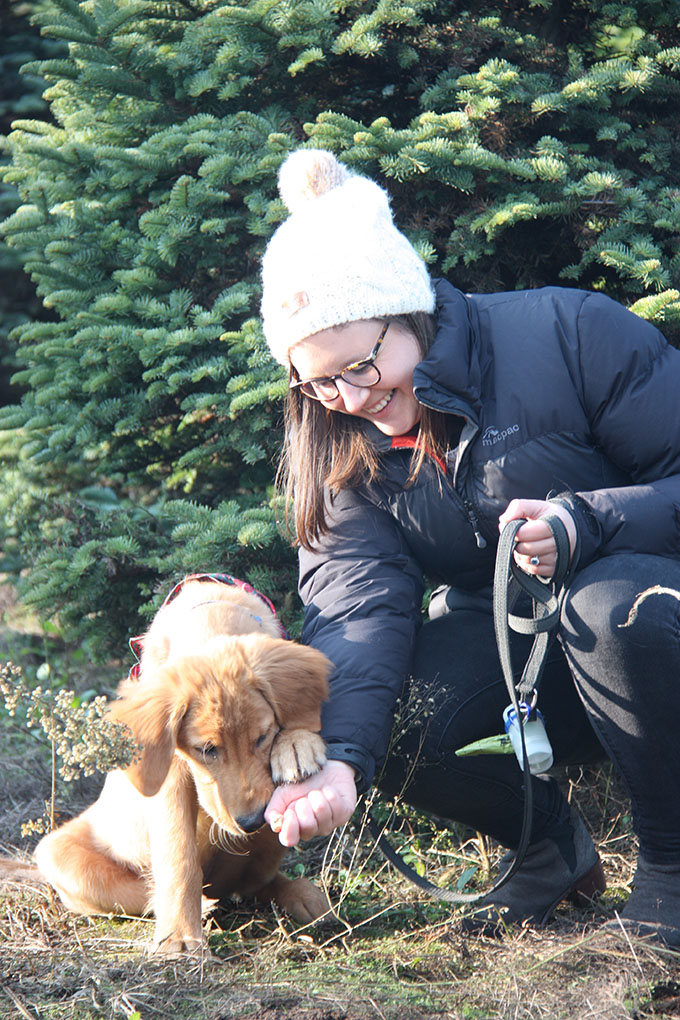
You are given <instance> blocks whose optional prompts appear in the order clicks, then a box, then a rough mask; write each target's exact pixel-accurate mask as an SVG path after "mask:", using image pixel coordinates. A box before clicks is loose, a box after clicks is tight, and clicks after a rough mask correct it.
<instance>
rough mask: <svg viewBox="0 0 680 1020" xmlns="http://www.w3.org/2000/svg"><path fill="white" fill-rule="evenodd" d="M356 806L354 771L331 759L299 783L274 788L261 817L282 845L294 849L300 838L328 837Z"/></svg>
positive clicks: (345, 820) (341, 762) (348, 817)
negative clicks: (276, 834) (277, 835)
mask: <svg viewBox="0 0 680 1020" xmlns="http://www.w3.org/2000/svg"><path fill="white" fill-rule="evenodd" d="M356 803H357V788H356V783H355V782H354V769H353V768H352V766H351V765H348V764H347V763H346V762H344V761H333V760H331V761H327V762H326V764H325V765H324V767H323V768H322V769H320V771H319V772H316V773H315V774H314V775H313V776H310V777H309V779H305V780H304V781H303V782H302V783H288V784H286V785H285V786H277V788H276V789H275V790H274V793H273V794H272V798H271V800H270V801H269V804H268V805H267V808H266V810H265V813H264V817H265V821H266V822H267V823H268V824H269V825H270V827H271V828H272V830H273V831H274V832H278V834H279V840H280V842H281V843H283V845H284V846H295V845H296V844H297V843H299V842H300V840H301V839H311V838H312V836H328V835H330V833H331V832H332V831H333V829H337V827H338V826H339V825H344V824H345V822H348V821H349V819H350V818H351V817H352V814H353V812H354V808H355V807H356Z"/></svg>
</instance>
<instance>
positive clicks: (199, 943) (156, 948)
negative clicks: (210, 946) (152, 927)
mask: <svg viewBox="0 0 680 1020" xmlns="http://www.w3.org/2000/svg"><path fill="white" fill-rule="evenodd" d="M207 951H208V950H207V944H206V941H205V939H204V938H203V935H202V934H201V935H200V936H195V935H178V934H177V933H176V932H173V933H172V934H171V935H167V936H165V937H163V936H159V935H158V933H156V936H155V937H154V940H153V943H152V944H151V946H150V947H149V953H150V954H151V955H152V956H185V955H187V956H201V955H202V954H203V953H206V952H207Z"/></svg>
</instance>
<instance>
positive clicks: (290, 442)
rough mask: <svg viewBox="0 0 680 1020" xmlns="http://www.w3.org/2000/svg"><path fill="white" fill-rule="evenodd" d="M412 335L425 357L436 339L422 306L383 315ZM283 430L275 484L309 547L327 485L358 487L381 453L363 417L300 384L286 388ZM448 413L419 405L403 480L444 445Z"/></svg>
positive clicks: (369, 477)
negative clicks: (346, 411)
mask: <svg viewBox="0 0 680 1020" xmlns="http://www.w3.org/2000/svg"><path fill="white" fill-rule="evenodd" d="M385 321H389V322H390V323H392V322H393V323H395V324H398V325H400V326H401V327H402V328H403V329H405V330H407V331H408V332H409V333H411V334H412V336H413V337H414V338H415V340H416V343H417V344H418V348H419V350H420V353H421V355H422V356H423V357H424V356H425V355H426V354H427V352H428V350H429V349H430V347H431V345H432V340H433V339H434V324H433V320H432V316H430V315H428V314H427V313H426V312H414V313H413V314H411V315H394V316H386V318H385ZM284 413H285V436H284V446H283V453H282V457H281V464H280V466H279V471H278V476H277V484H278V487H279V490H280V491H281V492H282V493H283V495H284V497H285V506H286V515H285V521H286V525H287V526H288V528H289V530H293V529H292V528H291V521H290V516H291V515H290V508H291V506H292V507H293V508H294V513H293V523H294V531H295V535H296V538H297V541H298V542H299V543H300V544H301V545H303V546H304V547H305V548H306V549H309V548H311V546H312V544H313V543H314V542H315V541H317V540H318V539H319V538H320V537H321V536H322V535H323V534H324V533H325V532H326V531H327V530H328V525H327V521H326V511H325V490H326V489H328V491H329V492H330V495H331V497H333V496H334V495H335V494H336V493H338V492H339V491H340V490H341V489H343V488H356V487H357V486H358V485H360V484H362V483H365V482H372V481H375V479H376V478H378V477H379V475H380V459H379V453H378V450H377V449H376V447H375V446H374V444H373V443H372V442H371V440H370V439H369V438H368V437H367V436H366V435H365V433H364V430H363V427H362V419H360V418H355V417H353V416H352V415H348V414H340V413H338V412H337V411H331V410H329V409H328V408H327V407H324V405H323V404H322V403H320V402H319V401H318V400H310V398H309V397H305V396H304V394H303V393H301V392H300V390H299V389H294V390H289V391H288V396H287V398H286V402H285V408H284ZM446 432H447V429H446V415H444V414H442V413H440V412H438V411H433V410H432V409H431V408H429V407H425V406H423V408H422V412H421V416H420V424H419V431H418V443H417V445H416V447H415V449H414V451H413V457H412V460H411V468H410V473H409V477H408V480H407V484H410V483H411V482H413V480H414V479H415V478H416V476H417V475H418V472H419V471H420V469H421V467H422V465H423V462H424V460H425V458H426V456H427V455H428V454H435V455H437V456H441V455H442V454H443V453H444V451H445V448H446Z"/></svg>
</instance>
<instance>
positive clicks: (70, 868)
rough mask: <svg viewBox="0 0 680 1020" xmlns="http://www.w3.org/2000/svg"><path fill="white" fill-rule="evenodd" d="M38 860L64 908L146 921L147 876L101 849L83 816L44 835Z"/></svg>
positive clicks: (76, 911)
mask: <svg viewBox="0 0 680 1020" xmlns="http://www.w3.org/2000/svg"><path fill="white" fill-rule="evenodd" d="M35 859H36V862H37V865H38V867H39V869H40V871H41V873H42V875H43V876H44V877H45V878H46V879H47V881H48V882H49V884H50V885H51V886H53V887H54V889H56V891H57V893H58V894H59V898H60V899H61V901H62V903H63V904H64V906H66V907H68V909H69V910H73V911H74V912H75V913H77V914H111V913H117V914H129V915H132V916H135V917H141V916H142V915H143V914H145V913H146V912H147V911H148V901H149V887H148V884H147V882H146V880H145V878H144V877H143V876H142V875H141V874H140V873H139V872H138V871H135V870H133V869H132V868H130V867H128V866H127V865H125V864H123V863H122V862H120V861H116V860H114V859H113V858H112V857H110V856H109V855H108V854H107V853H106V851H105V850H104V849H103V848H102V847H101V846H98V845H97V843H96V842H95V839H94V837H93V834H92V830H91V828H90V825H89V823H88V822H87V820H86V819H84V818H74V819H73V820H72V821H70V822H67V823H66V824H65V825H63V826H61V828H59V829H55V831H54V832H51V833H50V834H49V835H48V836H45V837H43V839H41V840H40V842H39V843H38V846H37V847H36V850H35Z"/></svg>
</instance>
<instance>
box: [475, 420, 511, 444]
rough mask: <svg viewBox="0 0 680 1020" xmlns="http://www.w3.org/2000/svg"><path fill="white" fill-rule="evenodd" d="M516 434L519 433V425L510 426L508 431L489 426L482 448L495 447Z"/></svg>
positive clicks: (483, 437) (486, 429)
mask: <svg viewBox="0 0 680 1020" xmlns="http://www.w3.org/2000/svg"><path fill="white" fill-rule="evenodd" d="M515 432H519V425H509V426H508V427H507V429H497V428H496V426H495V425H487V427H486V428H485V429H484V434H483V435H482V446H493V445H494V444H495V443H500V442H501V441H502V440H503V439H507V438H508V436H511V435H513V434H514V433H515Z"/></svg>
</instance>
